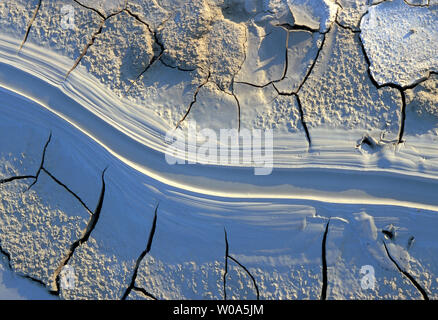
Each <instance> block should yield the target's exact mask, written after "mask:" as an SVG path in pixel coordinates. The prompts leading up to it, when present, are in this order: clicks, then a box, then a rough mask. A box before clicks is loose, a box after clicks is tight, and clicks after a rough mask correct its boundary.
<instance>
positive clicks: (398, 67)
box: [360, 0, 438, 87]
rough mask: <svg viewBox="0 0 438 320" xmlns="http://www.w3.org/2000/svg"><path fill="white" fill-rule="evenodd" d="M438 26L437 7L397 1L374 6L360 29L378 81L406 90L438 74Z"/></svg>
mask: <svg viewBox="0 0 438 320" xmlns="http://www.w3.org/2000/svg"><path fill="white" fill-rule="evenodd" d="M437 23H438V10H437V8H436V7H434V6H431V7H418V6H410V5H408V4H406V3H405V2H404V1H403V0H394V1H385V2H383V3H381V4H378V5H376V6H372V7H370V8H369V10H368V13H367V14H366V15H365V16H364V17H363V19H362V21H361V24H360V29H361V39H362V41H363V44H364V47H365V50H366V52H367V55H368V57H369V60H370V62H371V66H370V71H371V74H372V76H373V77H374V79H375V80H376V81H377V82H378V83H379V84H381V85H382V84H388V83H394V84H396V85H399V86H402V87H406V86H411V85H413V84H415V83H417V82H419V81H420V80H424V79H425V78H427V77H428V76H429V72H430V71H438V54H437V53H438V42H437V41H436V39H437V38H438V28H436V25H437ZM394 26H397V28H394Z"/></svg>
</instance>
